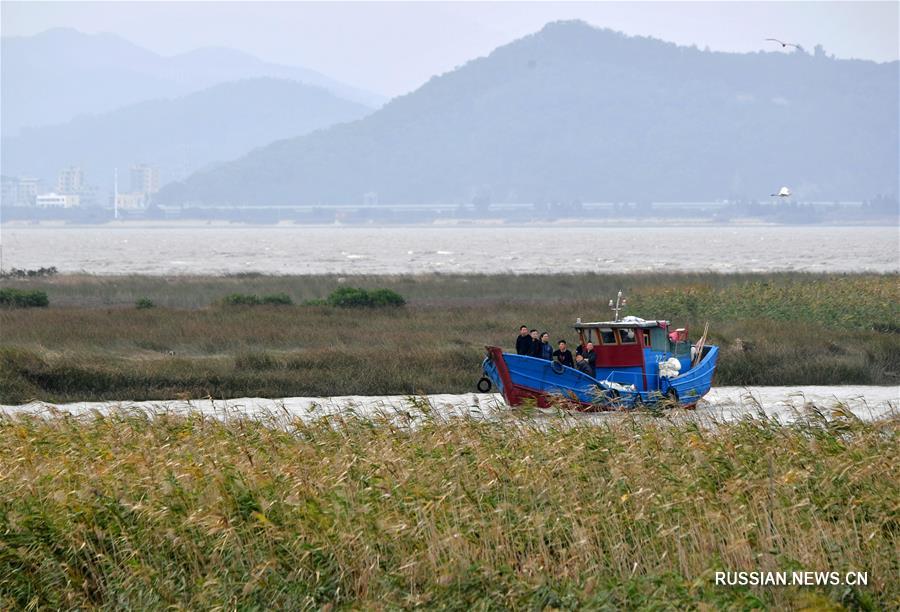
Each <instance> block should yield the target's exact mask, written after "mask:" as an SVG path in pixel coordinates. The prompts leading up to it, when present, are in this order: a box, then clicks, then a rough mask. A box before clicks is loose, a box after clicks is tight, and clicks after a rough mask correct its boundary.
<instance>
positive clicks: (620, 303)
mask: <svg viewBox="0 0 900 612" xmlns="http://www.w3.org/2000/svg"><path fill="white" fill-rule="evenodd" d="M627 303H628V300H627V299H625V298H624V297H622V292H621V291H619V294H618V295H617V296H616V301H615V304H613V301H612V300H610V301H609V309H610V310H612V311H613V312H614V313H616V318H615V321H618V320H619V311H620V310H625V304H627Z"/></svg>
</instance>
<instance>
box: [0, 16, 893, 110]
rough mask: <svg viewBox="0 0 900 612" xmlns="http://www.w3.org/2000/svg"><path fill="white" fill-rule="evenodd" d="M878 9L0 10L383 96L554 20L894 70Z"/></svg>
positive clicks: (24, 25)
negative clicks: (272, 66)
mask: <svg viewBox="0 0 900 612" xmlns="http://www.w3.org/2000/svg"><path fill="white" fill-rule="evenodd" d="M898 7H900V3H898V2H896V1H889V2H691V3H686V2H629V3H624V2H565V3H563V2H458V3H452V2H450V3H448V2H416V3H413V2H361V3H350V2H347V3H339V2H329V3H316V2H309V3H305V2H32V1H29V2H8V1H4V2H2V5H0V27H2V34H3V36H21V35H31V34H35V33H37V32H41V31H43V30H46V29H49V28H54V27H72V28H76V29H78V30H81V31H83V32H92V33H93V32H112V33H115V34H119V35H121V36H123V37H125V38H127V39H129V40H131V41H132V42H135V43H137V44H139V45H141V46H143V47H146V48H148V49H151V50H153V51H156V52H158V53H161V54H164V55H171V54H175V53H180V52H183V51H188V50H191V49H195V48H197V47H203V46H225V47H231V48H234V49H240V50H243V51H247V52H250V53H252V54H254V55H257V56H258V57H261V58H263V59H266V60H269V61H274V62H278V63H283V64H293V65H302V66H306V67H308V68H313V69H315V70H318V71H320V72H323V73H325V74H327V75H329V76H331V77H333V78H336V79H339V80H342V81H345V82H347V83H349V84H352V85H356V86H359V87H363V88H366V89H369V90H372V91H376V92H379V93H382V94H385V95H389V96H394V95H397V94H401V93H406V92H408V91H411V90H413V89H415V88H416V87H418V86H419V85H421V84H422V83H424V82H425V81H427V80H428V79H429V78H430V77H431V76H432V75H434V74H439V73H442V72H446V71H448V70H452V69H453V68H454V67H455V66H457V65H460V64H463V63H465V62H466V61H467V60H469V59H472V58H475V57H479V56H482V55H486V54H487V53H489V52H490V51H491V50H492V49H494V48H496V47H497V46H499V45H502V44H504V43H507V42H509V41H512V40H514V39H516V38H519V37H521V36H523V35H525V34H529V33H531V32H534V31H536V30H539V29H540V28H541V27H542V26H543V25H544V24H545V23H547V22H549V21H555V20H559V19H576V18H577V19H583V20H585V21H587V22H589V23H591V24H594V25H597V26H603V27H609V28H613V29H615V30H620V31H623V32H626V33H628V34H640V35H649V36H654V37H657V38H661V39H664V40H668V41H672V42H676V43H679V44H685V45H691V44H696V45H697V46H698V47H701V48H702V47H706V46H709V47H710V48H711V49H714V50H722V51H755V50H758V49H769V50H772V49H773V47H772V43H766V42H765V41H764V40H763V39H765V38H767V37H775V38H782V39H786V40H789V41H794V42H797V43H800V44H802V45H803V46H804V47H806V48H807V49H809V50H811V49H812V47H813V46H815V45H816V44H822V45H823V46H824V47H825V50H826V51H827V52H828V53H832V54H834V55H836V56H838V57H845V58H850V57H854V58H864V59H873V60H877V61H891V60H896V59H897V58H898V53H900V50H898V47H900V40H898V39H900V37H898V20H900V10H898Z"/></svg>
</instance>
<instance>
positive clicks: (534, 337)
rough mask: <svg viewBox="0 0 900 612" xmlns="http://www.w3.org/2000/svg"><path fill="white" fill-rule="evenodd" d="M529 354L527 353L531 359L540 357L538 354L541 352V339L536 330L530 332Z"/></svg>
mask: <svg viewBox="0 0 900 612" xmlns="http://www.w3.org/2000/svg"><path fill="white" fill-rule="evenodd" d="M530 335H531V352H530V353H528V354H529V355H531V356H532V357H540V355H539V353H540V352H541V339H540V338H539V337H538V330H536V329H532V330H531V333H530Z"/></svg>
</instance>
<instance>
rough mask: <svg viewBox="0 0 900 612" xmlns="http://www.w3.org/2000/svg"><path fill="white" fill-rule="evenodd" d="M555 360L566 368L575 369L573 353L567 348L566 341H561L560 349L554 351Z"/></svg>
mask: <svg viewBox="0 0 900 612" xmlns="http://www.w3.org/2000/svg"><path fill="white" fill-rule="evenodd" d="M553 359H554V360H555V361H558V362H560V363H561V364H563V365H564V366H569V367H570V368H574V367H575V362H574V361H573V360H572V351H570V350H569V349H567V348H566V341H565V340H560V341H559V348H558V349H557V350H555V351H553Z"/></svg>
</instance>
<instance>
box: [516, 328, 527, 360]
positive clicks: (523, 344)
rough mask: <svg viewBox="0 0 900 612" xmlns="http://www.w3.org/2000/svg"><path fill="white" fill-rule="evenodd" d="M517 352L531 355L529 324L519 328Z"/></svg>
mask: <svg viewBox="0 0 900 612" xmlns="http://www.w3.org/2000/svg"><path fill="white" fill-rule="evenodd" d="M516 354H517V355H531V336H529V335H528V326H527V325H523V326H522V327H520V328H519V337H518V338H516Z"/></svg>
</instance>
